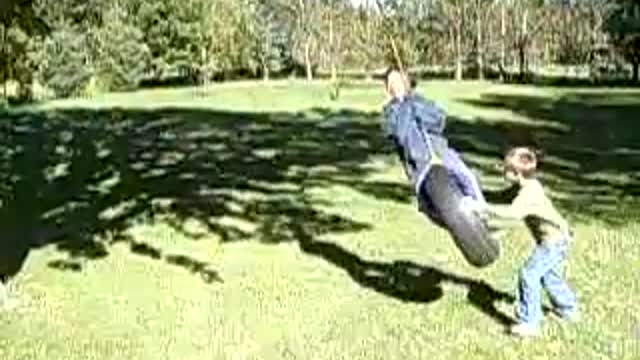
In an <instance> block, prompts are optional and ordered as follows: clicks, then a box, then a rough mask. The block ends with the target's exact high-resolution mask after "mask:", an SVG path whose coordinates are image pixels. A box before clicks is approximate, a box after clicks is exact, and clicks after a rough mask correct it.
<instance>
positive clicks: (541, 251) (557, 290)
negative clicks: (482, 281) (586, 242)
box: [474, 146, 578, 336]
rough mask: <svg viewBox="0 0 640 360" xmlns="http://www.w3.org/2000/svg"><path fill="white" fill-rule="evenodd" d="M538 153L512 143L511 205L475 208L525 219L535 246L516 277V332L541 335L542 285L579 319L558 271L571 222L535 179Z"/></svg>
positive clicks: (557, 308)
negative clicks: (515, 188)
mask: <svg viewBox="0 0 640 360" xmlns="http://www.w3.org/2000/svg"><path fill="white" fill-rule="evenodd" d="M539 157H540V154H539V153H538V152H536V151H534V150H533V149H532V148H530V147H524V146H518V147H513V148H511V149H510V150H509V151H508V152H507V154H506V156H505V158H504V174H505V178H506V179H507V181H509V182H511V183H512V184H514V185H516V186H517V187H518V193H517V195H516V197H515V199H514V200H513V201H512V203H511V204H510V205H493V204H486V203H484V204H481V203H477V204H475V205H476V208H475V209H474V210H476V211H480V212H482V213H484V214H485V215H493V216H496V217H498V218H503V219H513V220H518V221H524V223H525V225H526V226H527V227H528V229H529V230H530V232H531V234H532V235H533V237H534V239H535V242H536V246H535V248H534V250H533V252H532V253H531V255H530V256H529V258H528V260H527V261H526V263H525V264H524V266H523V267H522V269H521V271H520V276H519V281H518V290H519V291H518V292H519V294H518V305H517V308H516V317H517V324H516V325H514V326H513V327H512V328H511V333H512V334H513V335H517V336H536V335H539V331H540V323H541V321H542V315H543V313H542V304H541V303H542V299H541V292H542V289H543V288H544V289H545V290H546V291H547V293H548V294H549V297H550V299H551V302H552V304H553V306H554V312H555V313H556V314H557V315H559V316H560V317H561V318H563V319H565V320H569V321H577V320H578V302H577V299H576V295H575V293H574V292H573V290H572V289H571V288H570V287H569V285H568V284H567V282H566V280H565V279H564V278H563V276H562V275H561V273H560V271H559V267H560V265H562V263H564V262H565V261H566V258H567V252H568V250H569V246H570V245H571V243H572V242H573V236H572V233H571V230H570V228H569V225H568V223H567V221H566V220H565V219H564V218H563V217H562V215H560V213H559V212H558V211H557V210H556V208H555V207H554V205H553V203H552V202H551V200H550V199H549V198H548V197H547V195H546V194H545V191H544V188H543V187H542V184H541V183H540V182H539V180H538V179H537V178H536V170H537V167H538V162H539Z"/></svg>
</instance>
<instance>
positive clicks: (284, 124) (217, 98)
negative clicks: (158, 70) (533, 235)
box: [0, 82, 640, 360]
mask: <svg viewBox="0 0 640 360" xmlns="http://www.w3.org/2000/svg"><path fill="white" fill-rule="evenodd" d="M420 90H421V91H423V92H424V93H425V94H426V95H427V96H428V97H431V98H434V99H436V100H437V101H439V102H441V103H442V104H443V105H444V106H445V107H446V108H447V109H448V110H449V111H450V113H451V115H452V117H451V120H450V122H449V127H448V129H449V130H448V131H449V136H450V138H451V141H452V143H453V144H454V145H455V146H456V147H457V148H459V149H461V150H462V151H463V154H464V156H465V158H466V159H467V160H468V161H469V163H470V164H471V165H472V166H473V168H474V170H476V171H477V172H478V174H479V175H480V176H481V179H482V181H483V183H484V184H485V186H486V187H487V189H488V190H492V191H493V190H499V189H500V187H501V186H502V182H501V179H500V178H499V177H498V174H497V173H496V171H495V169H494V164H496V162H498V161H499V159H500V151H501V150H502V149H503V148H504V146H506V145H507V144H508V142H509V141H511V140H514V139H516V140H520V139H523V138H529V137H530V134H535V140H536V141H538V142H539V143H541V144H542V145H543V147H544V148H545V150H546V151H547V157H546V161H545V166H544V172H543V179H544V181H545V183H546V184H547V186H548V188H549V190H550V191H551V193H552V194H553V196H554V198H555V199H556V200H557V202H558V204H559V205H560V207H561V208H562V209H563V210H564V211H565V212H566V214H567V215H568V216H569V217H570V218H571V220H572V222H573V223H574V225H575V229H576V233H577V243H576V245H575V247H574V249H573V251H572V254H571V259H570V263H569V267H568V269H567V270H568V276H569V279H570V281H571V283H572V284H573V285H574V287H575V288H576V289H577V292H578V295H579V297H580V301H581V302H582V305H583V311H584V314H583V320H582V321H581V322H580V323H578V324H576V325H572V326H566V325H563V324H562V323H560V322H558V321H557V320H555V319H554V318H553V317H548V318H547V320H546V321H545V324H544V336H543V337H542V338H541V339H537V340H534V341H519V340H517V339H513V338H511V337H509V336H507V335H505V334H504V327H505V324H506V322H507V321H508V320H509V318H510V317H511V315H512V313H513V299H514V296H515V295H516V292H515V290H516V288H515V280H516V276H517V272H518V270H519V266H520V264H521V263H522V261H524V259H525V257H526V256H527V254H528V251H529V249H530V247H531V245H532V243H531V241H530V240H529V239H528V237H527V234H526V232H524V231H523V229H517V230H515V231H514V232H513V233H512V234H511V236H509V238H508V239H507V240H505V241H504V242H503V256H502V258H501V259H500V260H499V261H498V262H497V263H496V264H494V265H493V266H491V267H490V268H487V269H480V270H479V269H475V268H473V267H471V266H469V265H467V264H466V263H465V262H464V260H463V258H462V256H461V255H460V254H459V252H458V251H457V250H456V248H455V247H454V245H453V242H452V240H451V239H450V238H449V237H448V235H447V234H446V233H444V232H443V231H442V230H440V229H438V228H436V227H434V226H433V225H432V224H430V223H429V222H428V221H427V220H426V219H425V218H424V217H423V216H421V215H420V214H419V213H417V212H416V207H415V200H414V199H413V197H412V194H411V191H410V188H409V186H408V185H407V182H406V180H405V178H404V175H403V173H402V170H401V167H400V164H399V163H398V162H397V161H396V160H395V157H394V155H393V153H391V151H390V149H389V147H388V144H385V142H384V141H383V139H381V137H380V127H379V110H380V108H379V106H380V102H381V100H382V99H383V94H382V93H381V89H380V88H379V87H378V86H377V84H376V85H360V86H354V87H350V88H348V89H345V90H343V92H342V96H341V98H340V99H339V100H338V101H337V102H331V101H330V100H329V96H328V94H329V92H328V87H327V86H326V85H322V84H316V85H306V84H303V83H284V82H280V83H274V85H271V86H266V85H264V84H251V83H246V84H228V85H220V86H217V87H212V88H211V89H209V90H208V91H207V92H206V93H204V94H203V93H202V92H198V91H196V90H193V89H177V90H153V91H140V92H136V93H129V94H109V95H105V96H102V97H100V98H96V99H92V100H68V101H61V102H54V103H48V104H43V105H41V106H38V107H32V108H30V109H28V110H23V111H17V112H12V113H5V114H3V115H2V120H3V121H2V123H1V124H0V134H1V136H2V137H3V141H2V144H1V145H0V146H2V147H3V148H2V159H1V160H0V165H1V166H2V169H1V171H0V193H1V194H2V208H1V210H0V211H1V212H0V222H1V223H2V226H3V227H2V228H3V229H5V230H4V231H3V232H4V233H3V235H4V236H3V239H2V243H1V244H2V245H1V248H0V264H3V265H2V266H4V268H6V269H8V271H13V272H16V273H17V275H16V277H15V279H14V281H13V286H14V291H15V292H16V294H18V296H19V297H20V300H21V306H20V307H19V308H18V309H17V310H14V311H12V312H4V313H0V358H1V359H11V360H19V359H69V360H72V359H101V360H104V359H401V358H403V357H406V358H409V359H426V358H427V357H433V358H435V359H494V358H495V359H514V358H520V359H557V358H570V357H575V358H576V359H622V360H625V359H637V358H639V357H640V316H639V315H638V314H640V306H639V305H638V302H637V301H636V299H637V298H638V295H639V294H640V285H639V280H638V259H639V258H640V247H639V246H638V240H637V239H638V233H639V231H640V222H639V221H638V215H640V212H638V210H637V209H638V206H639V204H640V198H639V197H640V192H639V191H638V188H639V187H640V163H639V162H638V161H639V160H638V159H639V158H640V157H639V155H640V147H639V145H638V144H640V126H639V125H638V123H637V117H638V114H640V105H638V104H640V102H639V100H640V92H636V91H632V90H615V91H614V90H610V89H569V88H565V89H561V88H534V87H514V86H498V85H492V84H487V83H466V84H458V85H456V84H452V83H446V82H429V83H425V84H424V85H423V86H422V88H421V89H420ZM605 94H606V95H605ZM2 266H0V268H2ZM0 270H2V269H0Z"/></svg>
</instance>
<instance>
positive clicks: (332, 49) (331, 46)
mask: <svg viewBox="0 0 640 360" xmlns="http://www.w3.org/2000/svg"><path fill="white" fill-rule="evenodd" d="M329 56H330V58H331V84H332V85H333V86H335V85H336V83H337V80H338V74H337V69H336V51H335V44H334V38H333V9H331V10H330V13H329Z"/></svg>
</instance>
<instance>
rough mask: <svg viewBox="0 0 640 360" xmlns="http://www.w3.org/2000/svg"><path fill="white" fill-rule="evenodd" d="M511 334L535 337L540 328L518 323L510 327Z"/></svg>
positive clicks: (538, 333)
mask: <svg viewBox="0 0 640 360" xmlns="http://www.w3.org/2000/svg"><path fill="white" fill-rule="evenodd" d="M511 334H512V335H516V336H520V337H536V336H539V335H540V329H539V328H538V327H537V326H532V325H529V324H525V323H520V324H517V325H513V326H512V327H511Z"/></svg>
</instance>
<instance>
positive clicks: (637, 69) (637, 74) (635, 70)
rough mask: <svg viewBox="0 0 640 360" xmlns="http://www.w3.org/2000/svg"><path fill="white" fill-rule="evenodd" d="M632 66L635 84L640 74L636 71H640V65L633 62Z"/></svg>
mask: <svg viewBox="0 0 640 360" xmlns="http://www.w3.org/2000/svg"><path fill="white" fill-rule="evenodd" d="M632 65H633V82H634V83H637V82H638V80H639V79H638V78H639V76H640V74H639V73H638V71H639V70H640V69H639V67H640V63H638V62H634V63H633V64H632Z"/></svg>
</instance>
